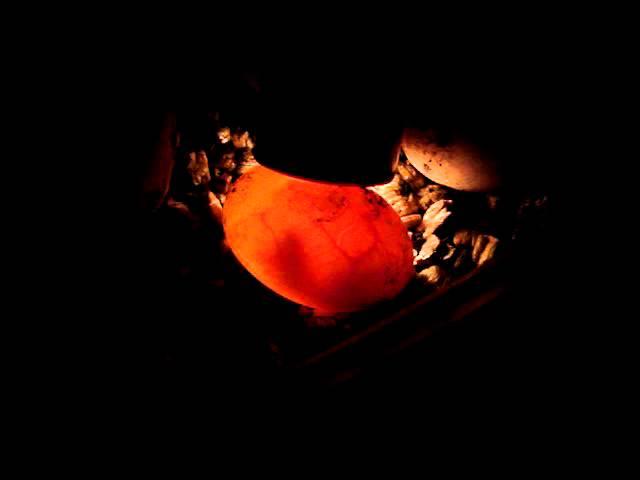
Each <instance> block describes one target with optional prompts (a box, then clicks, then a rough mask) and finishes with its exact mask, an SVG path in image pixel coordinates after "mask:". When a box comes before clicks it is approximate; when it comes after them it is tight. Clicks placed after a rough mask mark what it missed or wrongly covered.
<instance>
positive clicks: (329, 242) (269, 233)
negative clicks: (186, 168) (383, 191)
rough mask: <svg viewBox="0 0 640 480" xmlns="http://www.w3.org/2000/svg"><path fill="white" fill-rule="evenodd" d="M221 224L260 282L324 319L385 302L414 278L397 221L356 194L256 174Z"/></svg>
mask: <svg viewBox="0 0 640 480" xmlns="http://www.w3.org/2000/svg"><path fill="white" fill-rule="evenodd" d="M223 223H224V230H225V234H226V237H227V242H228V244H229V246H230V247H231V250H232V251H233V253H234V254H235V256H236V257H237V258H238V260H239V261H240V263H242V265H244V267H245V268H246V269H247V270H248V271H249V272H251V273H252V274H253V275H254V276H255V277H256V278H257V279H258V280H260V281H261V282H262V283H264V284H265V285H266V286H267V287H269V288H271V289H272V290H273V291H275V292H276V293H278V294H280V295H282V296H283V297H285V298H288V299H289V300H292V301H294V302H297V303H300V304H302V305H306V306H308V307H312V308H316V309H318V310H322V311H325V312H349V311H355V310H359V309H362V308H364V307H367V306H369V305H372V304H374V303H376V302H379V301H382V300H386V299H391V298H393V297H394V296H396V295H397V294H398V293H400V291H401V290H402V289H403V288H404V287H405V286H406V285H407V283H408V282H409V281H410V280H411V278H413V276H414V271H413V255H412V246H411V241H410V240H409V237H408V235H407V229H406V228H405V227H404V225H403V224H402V221H401V220H400V217H398V215H397V214H396V213H395V212H394V211H393V209H392V208H391V207H390V206H389V204H387V203H386V202H385V201H384V200H383V199H382V198H381V197H380V196H378V195H377V194H375V193H374V192H371V191H369V190H367V189H364V188H362V187H356V186H344V185H335V184H329V183H320V182H313V181H308V180H301V179H298V178H294V177H290V176H288V175H284V174H281V173H277V172H275V171H273V170H270V169H267V168H265V167H262V166H259V167H255V168H253V169H252V170H250V171H249V172H247V173H245V174H244V175H243V176H242V177H240V178H239V179H238V181H237V182H236V183H235V184H234V185H233V188H232V189H231V192H230V193H229V195H228V196H227V199H226V202H225V204H224V208H223Z"/></svg>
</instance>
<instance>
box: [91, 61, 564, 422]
mask: <svg viewBox="0 0 640 480" xmlns="http://www.w3.org/2000/svg"><path fill="white" fill-rule="evenodd" d="M479 63H480V64H478V65H475V64H465V65H464V68H459V69H455V68H453V67H448V68H445V67H442V68H440V69H435V70H429V69H426V70H427V71H426V72H423V73H421V74H416V73H415V72H417V71H419V70H416V71H414V70H411V69H407V68H403V65H402V64H400V65H399V64H397V63H391V64H389V63H383V62H380V63H378V64H374V65H373V66H363V65H352V64H349V63H348V62H347V63H346V64H340V65H334V64H332V63H331V62H326V63H322V64H314V63H313V62H307V64H306V65H304V64H303V65H295V66H291V65H288V66H284V67H282V68H281V67H280V66H271V67H270V68H263V69H262V70H258V71H243V70H242V69H239V70H234V69H229V70H225V69H222V70H213V71H206V73H204V72H201V73H202V75H201V76H200V78H199V80H197V81H195V83H194V84H192V85H189V84H188V85H187V87H189V86H190V87H192V88H191V89H189V88H185V90H181V89H182V88H183V87H182V84H180V92H183V91H184V92H188V93H187V94H185V96H183V97H182V98H180V99H179V100H176V101H175V103H173V105H171V106H170V107H175V108H169V109H163V108H159V107H158V105H155V106H154V105H153V104H151V106H150V107H147V106H146V105H135V104H134V105H133V106H132V105H129V106H127V107H123V108H122V109H121V110H120V112H119V113H118V114H117V115H115V116H109V121H108V122H107V123H108V126H109V130H108V132H110V133H112V134H110V135H105V134H104V133H102V134H101V135H100V136H99V137H100V138H102V139H103V141H104V143H107V144H108V146H106V147H105V149H106V150H107V151H108V152H110V153H113V155H114V156H116V157H117V158H119V159H120V161H119V164H120V165H122V169H123V170H128V171H129V172H133V173H134V175H133V180H134V182H133V184H132V185H133V190H132V192H131V193H132V195H131V196H127V198H126V199H124V198H122V196H121V197H120V199H119V200H118V203H120V202H122V206H121V207H122V208H121V209H120V205H118V207H119V213H118V214H116V217H121V218H115V219H114V220H115V222H114V223H111V222H110V221H109V223H108V225H109V226H110V228H109V229H108V230H109V231H108V232H107V235H108V236H109V238H110V240H111V241H112V243H111V244H112V245H114V251H115V252H118V254H117V259H116V262H115V263H114V264H113V265H109V266H108V268H107V270H105V271H108V272H109V273H108V274H107V275H105V279H104V280H105V286H106V287H107V290H106V291H107V292H108V294H107V298H110V299H111V300H112V302H110V301H108V300H107V301H106V302H105V303H102V304H101V305H104V309H105V311H107V312H109V313H110V316H109V317H108V318H107V319H105V321H104V324H101V325H103V327H104V328H103V329H102V330H101V333H100V335H101V337H102V339H103V340H104V339H107V341H106V342H104V343H106V344H107V348H106V350H105V351H106V357H105V356H102V358H101V359H100V362H99V365H100V368H99V371H100V372H102V374H101V376H100V378H106V382H104V383H103V387H102V388H104V389H105V393H106V394H107V395H108V396H109V397H111V396H113V398H114V401H115V402H117V403H123V404H125V405H126V404H127V402H129V401H132V402H134V403H136V404H139V405H140V407H141V408H142V409H143V410H144V411H147V412H148V411H152V410H154V411H155V409H156V408H157V409H159V411H163V412H165V413H166V414H167V415H169V414H171V415H177V417H181V415H186V416H187V417H188V416H189V415H191V414H194V412H196V411H207V407H208V406H209V405H212V404H220V403H221V404H222V405H225V406H227V407H228V408H236V407H237V406H238V405H240V404H242V405H244V404H245V402H248V404H249V405H250V407H248V408H252V407H251V406H253V407H255V405H256V404H262V402H267V403H268V404H271V402H272V401H273V402H274V403H276V404H278V403H281V402H284V403H285V404H287V403H288V402H292V403H296V402H299V401H303V402H304V401H314V400H317V399H318V396H320V398H326V395H330V396H331V397H332V398H335V396H336V395H337V396H338V397H337V398H341V397H342V396H344V395H346V396H352V395H355V396H356V397H359V396H360V395H364V397H365V398H375V399H378V400H376V401H381V399H383V398H391V399H394V400H396V401H402V399H405V398H412V399H416V398H417V399H422V400H424V401H425V402H431V403H433V402H436V403H438V402H439V401H441V400H442V401H445V402H446V401H455V402H460V401H464V400H465V399H469V401H473V402H478V401H487V402H494V405H496V404H495V401H497V400H498V399H499V400H500V401H501V402H502V401H504V402H513V403H515V404H517V405H522V406H524V405H531V404H536V402H541V403H540V405H547V406H549V405H551V404H553V403H554V402H555V401H556V399H557V398H558V397H561V396H562V395H561V393H560V392H561V391H562V389H563V388H565V387H566V384H565V383H564V382H565V379H566V369H567V368H568V364H567V358H565V357H567V356H568V355H569V354H568V353H567V350H566V345H567V344H566V343H564V342H565V341H566V336H565V334H566V328H565V326H566V325H565V322H566V317H565V313H564V312H563V311H562V310H561V309H560V308H559V307H558V306H557V305H558V304H557V299H558V297H559V296H560V294H559V293H558V292H559V291H560V287H559V284H561V283H562V282H563V281H564V279H565V278H567V276H566V275H567V274H568V273H570V272H569V267H568V266H567V265H565V264H564V263H563V262H562V260H561V256H562V255H561V252H559V251H558V246H557V243H556V242H555V240H554V238H555V237H554V235H555V234H554V228H555V222H554V220H555V219H551V221H550V222H549V225H548V230H547V231H546V233H545V235H544V236H543V237H540V238H536V240H535V242H534V244H533V245H529V247H533V248H531V249H530V250H529V252H530V253H529V254H528V255H526V256H525V257H524V258H522V259H521V261H520V262H519V263H517V264H514V265H513V266H512V269H511V270H512V271H511V273H512V274H513V275H512V276H511V277H510V279H511V280H510V282H511V284H510V285H509V289H508V293H507V294H506V295H504V296H503V297H501V298H500V299H499V300H498V301H496V302H494V303H493V304H491V305H488V306H486V307H485V308H483V309H481V310H480V311H478V312H477V313H475V314H474V315H473V316H472V317H470V318H467V319H465V320H464V321H463V322H460V323H459V324H457V325H455V326H453V327H450V328H446V329H444V330H442V331H439V332H437V333H436V334H435V335H433V336H431V337H428V338H427V339H425V341H422V342H419V343H418V344H416V345H414V346H413V347H412V348H409V349H407V350H406V351H402V352H400V353H399V354H397V355H395V356H393V357H392V358H388V359H385V360H384V361H382V362H379V363H377V364H376V365H375V366H374V368H371V369H369V370H367V371H366V372H364V373H363V374H362V375H359V376H357V377H355V378H354V379H353V380H351V381H347V382H345V383H342V384H340V386H338V387H332V388H329V389H328V390H327V389H326V388H322V387H321V388H320V390H318V388H317V387H315V386H311V387H309V385H304V386H301V385H298V384H292V383H289V382H287V381H286V380H285V379H283V378H281V376H280V375H279V373H278V372H277V371H276V370H274V369H273V366H272V361H271V352H269V351H268V349H266V348H265V345H264V343H263V342H262V335H263V334H264V326H263V325H261V324H260V319H259V317H256V316H255V312H256V311H258V310H259V302H258V303H257V304H251V303H247V304H243V303H242V302H239V303H234V301H233V300H234V299H229V298H219V299H218V298H209V297H207V296H206V295H205V292H201V291H199V287H198V285H184V284H175V283H174V282H172V281H171V279H168V278H166V277H165V276H163V271H162V266H161V264H160V263H158V259H162V258H165V257H166V254H167V252H169V251H171V250H172V249H176V248H178V249H179V248H188V244H187V241H186V240H185V239H184V238H178V236H176V235H175V234H172V232H170V231H166V230H164V228H165V227H164V226H163V225H162V224H161V223H158V222H157V221H156V218H155V216H154V214H153V213H152V212H151V210H149V208H148V206H142V205H141V204H140V203H139V190H138V189H139V185H140V184H141V180H142V177H143V176H144V174H145V173H144V172H145V168H144V164H145V161H146V157H145V155H148V152H149V142H150V141H151V139H153V138H154V131H155V130H154V129H155V128H156V127H155V126H156V125H158V122H159V120H158V118H160V117H162V115H163V114H164V113H165V112H166V111H167V110H173V111H177V112H182V114H183V115H184V114H185V113H186V114H188V115H195V116H197V115H198V114H199V113H201V112H203V111H210V110H220V111H226V112H229V113H228V114H229V115H230V116H231V117H233V116H236V118H237V119H238V123H243V124H244V123H246V127H247V128H249V129H252V128H253V129H255V131H256V132H258V134H257V135H269V133H270V132H273V129H274V128H275V129H277V130H278V131H279V130H280V129H282V130H283V131H284V132H285V137H286V135H287V134H286V132H287V129H289V128H291V129H294V130H295V129H296V128H297V127H296V125H298V126H299V125H305V123H304V122H306V121H308V122H310V123H311V124H312V125H313V126H314V128H312V129H311V131H312V132H313V137H312V138H311V139H310V141H311V142H312V143H315V144H318V145H320V144H321V143H320V142H324V141H325V140H326V138H327V136H326V135H325V129H327V130H329V131H331V132H332V133H331V134H330V135H329V137H330V138H331V140H330V142H333V143H330V145H331V148H338V149H340V150H341V151H352V150H349V148H351V146H352V143H351V142H341V140H340V139H341V138H342V133H343V132H345V131H349V132H352V131H353V129H354V128H355V129H356V132H357V135H358V137H359V138H361V139H362V142H364V143H366V142H367V141H368V139H369V138H371V141H375V140H376V138H377V135H373V136H369V137H368V136H367V134H370V133H371V131H370V129H369V128H368V127H369V126H371V125H372V124H373V125H375V128H376V129H375V132H376V133H377V132H378V131H380V130H385V131H386V130H391V131H393V130H394V129H395V128H397V126H398V125H399V124H400V125H403V124H411V125H415V124H419V125H426V126H431V125H433V126H435V127H438V128H443V129H446V128H451V127H452V126H453V127H459V128H463V129H464V130H465V131H468V132H470V135H473V136H474V138H478V139H481V140H482V141H487V142H489V143H491V144H493V145H495V146H496V148H498V150H499V151H500V152H506V154H507V155H508V154H509V153H511V152H513V155H512V157H511V158H512V159H511V160H510V162H511V163H509V168H510V175H511V178H513V179H514V183H515V184H517V185H518V188H534V189H538V190H541V191H548V192H549V195H550V198H551V205H552V206H553V205H554V203H553V202H554V200H555V198H556V197H555V196H554V195H555V193H556V191H557V188H556V185H555V182H554V176H553V175H552V174H551V173H550V172H552V171H553V168H554V165H557V164H559V163H561V162H563V158H562V155H563V152H564V148H563V145H564V144H565V142H566V141H567V135H569V134H568V133H567V134H566V135H565V136H564V137H561V136H558V130H557V128H555V126H556V124H557V115H559V114H560V112H561V111H562V108H561V105H559V104H558V103H556V102H557V100H558V98H562V96H561V95H560V96H559V95H558V94H559V93H560V92H559V90H558V89H561V88H562V85H561V84H560V83H555V84H553V85H551V90H550V86H549V85H547V84H544V83H541V82H543V79H540V78H539V77H541V76H542V77H544V76H546V75H549V74H550V73H551V69H550V68H547V69H545V70H540V69H538V68H536V67H535V66H533V65H528V64H527V63H526V62H523V63H522V64H521V65H516V66H515V67H514V68H505V66H504V64H501V65H500V68H499V69H497V68H496V69H493V70H492V68H494V67H495V66H494V65H487V64H486V63H485V62H479ZM532 75H533V76H532ZM203 76H204V77H205V80H206V82H203V78H202V77H203ZM172 78H173V77H172ZM256 82H257V84H258V85H260V90H258V91H256V87H255V84H256ZM187 83H188V82H187ZM203 83H204V85H203ZM265 85H266V86H269V87H270V88H271V89H270V90H265V89H266V88H267V87H265ZM163 87H164V84H163ZM176 90H178V89H177V88H169V89H168V90H167V91H168V92H169V95H167V98H174V99H175V98H177V97H176V96H174V95H173V94H175V93H176ZM265 92H266V93H265ZM260 95H263V96H266V97H268V101H267V102H265V103H261V102H262V100H257V97H260ZM263 98H264V97H263ZM166 103H167V102H165V106H166ZM256 104H259V105H266V107H265V108H264V109H263V110H262V111H256V108H255V106H256ZM276 107H278V108H277V109H276V110H274V108H276ZM554 108H555V109H556V110H554ZM265 112H267V113H272V114H273V117H269V118H274V119H276V120H277V121H274V122H271V123H269V122H266V123H265V120H264V118H265ZM423 112H427V113H425V115H424V116H423ZM292 115H293V116H292ZM147 126H148V127H147ZM347 127H348V128H347ZM259 138H260V137H258V142H259ZM284 141H285V142H286V139H285V140H284ZM283 148H287V146H286V144H285V145H283ZM346 158H348V159H349V161H350V162H352V163H350V164H349V166H348V167H346V168H349V169H350V170H352V171H354V172H357V171H360V170H361V169H363V168H367V165H366V163H362V162H361V159H365V157H361V156H357V155H348V156H347V157H346ZM129 166H131V170H130V169H129ZM338 167H342V168H345V167H344V163H342V164H339V165H338ZM332 168H333V167H332ZM116 170H117V169H116ZM129 199H130V200H129ZM123 200H124V201H123ZM552 212H553V208H552ZM552 216H553V213H552ZM112 225H117V226H116V227H115V228H112V227H111V226H112ZM114 266H117V270H118V271H117V272H114V268H113V267H114ZM102 293H104V292H102ZM238 294H239V295H240V296H242V295H243V293H242V292H238ZM178 319H179V321H178ZM89 348H90V347H89ZM101 351H102V349H101ZM103 376H104V377H103ZM238 401H239V402H240V403H236V402H238ZM222 408H224V407H222ZM221 412H223V410H222V411H217V412H216V414H222V413H221ZM209 414H211V412H209Z"/></svg>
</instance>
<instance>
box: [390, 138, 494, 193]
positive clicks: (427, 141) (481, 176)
mask: <svg viewBox="0 0 640 480" xmlns="http://www.w3.org/2000/svg"><path fill="white" fill-rule="evenodd" d="M402 149H403V151H404V153H405V155H406V156H407V159H408V160H409V162H411V164H412V165H413V166H414V167H416V168H417V169H418V170H419V171H420V173H422V174H423V175H425V176H426V177H427V178H430V179H431V180H433V181H434V182H436V183H439V184H441V185H445V186H447V187H451V188H454V189H456V190H463V191H467V192H486V191H490V190H493V189H495V188H497V187H499V186H500V183H501V177H500V172H499V171H500V169H499V165H498V164H497V162H496V161H495V160H494V159H493V158H491V157H490V156H489V155H487V154H486V153H485V152H483V151H482V150H481V149H480V148H478V147H477V146H476V145H474V144H472V143H469V142H467V141H465V140H463V139H461V138H455V139H453V141H451V142H450V143H448V144H447V145H441V144H439V143H438V142H436V141H434V136H433V132H432V131H430V130H419V129H415V128H407V129H405V130H404V132H403V135H402Z"/></svg>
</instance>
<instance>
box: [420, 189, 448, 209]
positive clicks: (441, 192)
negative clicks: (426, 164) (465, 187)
mask: <svg viewBox="0 0 640 480" xmlns="http://www.w3.org/2000/svg"><path fill="white" fill-rule="evenodd" d="M447 194H448V192H447V189H446V188H444V187H443V186H441V185H436V184H431V185H427V186H426V187H423V188H421V189H420V190H419V191H418V193H417V195H418V203H419V204H420V207H422V208H423V209H424V210H426V209H428V208H429V207H430V206H431V205H433V204H434V203H436V202H437V201H439V200H443V199H445V198H446V197H447Z"/></svg>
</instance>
